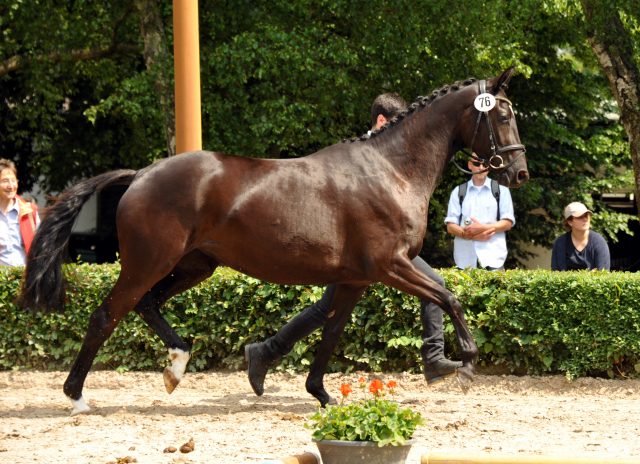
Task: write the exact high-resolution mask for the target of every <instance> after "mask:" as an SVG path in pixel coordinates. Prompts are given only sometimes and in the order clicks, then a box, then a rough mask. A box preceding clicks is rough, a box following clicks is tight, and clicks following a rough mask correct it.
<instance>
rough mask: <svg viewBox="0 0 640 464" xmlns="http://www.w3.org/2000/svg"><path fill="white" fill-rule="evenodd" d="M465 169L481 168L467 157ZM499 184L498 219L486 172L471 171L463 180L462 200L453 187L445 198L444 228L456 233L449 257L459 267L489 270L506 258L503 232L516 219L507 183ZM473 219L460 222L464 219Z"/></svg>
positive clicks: (496, 268) (500, 264)
mask: <svg viewBox="0 0 640 464" xmlns="http://www.w3.org/2000/svg"><path fill="white" fill-rule="evenodd" d="M468 165H469V170H470V171H472V172H478V171H483V170H484V169H485V168H484V166H483V165H482V164H480V163H479V162H477V161H472V160H469V163H468ZM499 188H500V219H499V220H498V217H497V216H498V202H497V201H496V199H495V197H494V196H493V194H492V193H491V179H489V177H488V172H483V173H479V174H474V175H473V176H472V177H471V179H470V180H469V182H468V183H467V194H466V196H465V197H464V201H463V202H462V216H461V211H460V198H459V196H458V189H459V187H456V188H455V189H453V192H451V197H450V198H449V208H448V210H447V217H446V219H445V220H444V222H445V223H446V224H447V232H449V233H450V234H453V235H455V236H456V238H455V240H454V242H453V258H454V260H455V262H456V266H458V267H459V268H460V269H466V268H468V267H471V268H476V267H478V261H479V262H480V265H481V266H482V267H484V268H487V269H489V270H492V271H493V270H501V269H504V262H505V260H506V259H507V240H506V236H505V232H506V231H507V230H509V229H511V227H513V225H514V224H515V223H516V218H515V216H514V213H513V202H512V201H511V193H509V189H508V188H507V187H503V186H502V185H500V186H499ZM466 218H470V219H471V220H472V221H473V222H472V223H471V224H469V225H468V226H466V227H465V226H464V220H465V219H466Z"/></svg>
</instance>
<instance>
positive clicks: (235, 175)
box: [20, 67, 529, 414]
mask: <svg viewBox="0 0 640 464" xmlns="http://www.w3.org/2000/svg"><path fill="white" fill-rule="evenodd" d="M513 71H514V69H513V67H511V68H509V69H507V70H505V71H504V72H503V73H501V74H500V75H498V76H497V77H494V78H493V79H490V80H488V81H486V82H485V81H476V80H475V79H468V80H467V81H465V82H464V83H455V84H453V85H451V86H446V87H444V88H443V89H441V90H439V91H434V92H433V93H432V94H431V95H430V96H429V97H425V98H423V97H419V98H418V99H417V100H416V102H415V103H414V104H413V105H412V106H411V108H410V109H409V110H408V111H406V112H403V113H402V114H400V116H399V117H398V118H394V119H393V120H392V121H391V122H390V123H389V124H388V125H386V126H385V127H384V128H383V129H382V130H380V131H375V132H374V133H373V134H372V135H371V136H363V137H360V138H358V139H352V140H351V141H348V142H344V143H338V144H336V145H333V146H330V147H328V148H325V149H323V150H321V151H319V152H317V153H315V154H313V155H310V156H307V157H306V158H300V159H291V160H269V159H251V158H243V157H238V156H233V155H227V154H223V153H212V152H206V151H197V152H191V153H184V154H181V155H178V156H174V157H172V158H168V159H163V160H161V161H158V162H156V163H154V164H152V165H151V166H148V167H146V168H145V169H142V170H140V171H132V170H120V171H114V172H110V173H106V174H102V175H99V176H97V177H94V178H92V179H89V180H86V181H84V182H81V183H80V184H78V185H76V186H75V187H73V188H71V189H70V190H69V191H67V192H66V193H65V194H64V195H62V196H61V197H60V198H59V199H58V200H57V202H56V203H55V205H54V206H52V207H51V208H50V209H49V211H48V213H47V214H46V216H45V218H44V219H43V221H42V224H41V225H40V227H39V229H38V231H37V234H36V236H35V239H34V241H33V244H32V245H31V250H30V253H29V256H28V259H27V265H26V269H25V278H24V283H23V291H22V294H21V296H20V298H21V300H22V302H23V304H24V305H25V306H26V307H28V308H31V309H33V310H56V311H61V310H63V308H64V300H65V290H64V276H63V273H62V269H61V265H62V262H63V257H64V249H65V246H66V244H67V241H68V238H69V235H70V232H71V227H72V225H73V223H74V220H75V219H76V217H77V216H78V214H79V212H80V209H81V207H82V205H83V204H84V202H85V201H87V199H88V198H89V197H90V196H91V195H92V194H93V193H95V192H96V191H99V190H100V189H102V188H104V187H106V186H108V185H115V184H124V185H129V188H128V190H127V191H126V193H125V194H124V196H123V197H122V199H121V201H120V204H119V205H118V212H117V227H118V237H119V240H120V256H121V264H122V270H121V273H120V277H119V278H118V281H117V282H116V284H115V286H114V287H113V289H112V290H111V292H110V293H109V295H108V296H107V298H106V299H105V300H104V301H103V302H102V304H101V305H100V306H99V307H98V308H97V309H96V310H95V311H94V312H93V314H92V315H91V317H90V319H89V327H88V329H87V334H86V337H85V339H84V342H83V345H82V348H81V350H80V353H79V354H78V357H77V359H76V361H75V363H74V365H73V367H72V368H71V372H70V373H69V376H68V378H67V380H66V382H65V384H64V393H65V394H66V395H67V396H68V397H69V399H70V400H71V403H72V405H73V411H72V414H78V413H83V412H87V411H88V410H89V407H88V406H87V404H86V403H85V402H84V400H83V398H82V389H83V384H84V381H85V378H86V376H87V373H88V372H89V369H90V367H91V365H92V363H93V360H94V358H95V356H96V354H97V352H98V350H99V349H100V347H101V346H102V344H103V343H104V341H105V340H106V339H107V338H108V337H109V336H110V335H111V333H112V332H113V330H114V328H115V327H116V325H117V324H118V323H119V322H120V320H121V319H122V318H123V317H125V316H126V315H127V314H128V313H129V312H130V311H131V310H135V311H136V312H137V313H138V314H139V315H140V317H142V318H143V319H144V320H145V321H146V322H147V323H148V324H149V326H150V327H151V328H152V329H153V330H155V331H156V333H157V334H158V335H159V336H160V338H161V339H162V341H163V342H164V343H165V346H166V347H167V348H168V350H169V354H170V357H171V361H172V364H171V366H170V367H167V368H166V369H165V372H164V379H165V386H166V388H167V391H168V392H169V393H171V392H172V391H173V389H174V388H175V387H176V386H177V384H178V382H179V381H180V379H181V377H182V375H183V373H184V370H185V368H186V364H187V362H188V360H189V348H188V347H187V346H186V345H185V343H184V342H183V341H182V340H181V339H180V337H179V336H178V335H177V334H176V333H175V331H174V330H173V328H172V327H171V326H170V325H169V324H168V323H167V321H166V320H165V319H164V318H163V317H162V315H161V314H160V308H161V307H162V305H163V304H164V303H165V302H166V301H167V300H168V299H169V298H171V297H172V296H174V295H176V294H178V293H180V292H182V291H184V290H186V289H188V288H190V287H193V286H194V285H196V284H198V283H199V282H202V281H203V280H205V279H207V278H208V277H210V276H211V274H212V273H213V272H214V270H215V269H216V267H218V266H221V265H225V266H229V267H231V268H233V269H236V270H238V271H241V272H243V273H245V274H247V275H250V276H253V277H255V278H258V279H261V280H265V281H269V282H274V283H278V284H286V285H293V284H296V285H326V284H331V283H337V284H338V286H337V290H336V292H335V295H334V298H333V301H332V304H331V310H332V317H330V318H329V320H328V322H327V323H326V325H325V327H324V329H323V332H322V343H321V346H320V349H319V351H318V353H317V356H316V358H315V361H314V363H313V364H312V366H311V371H310V373H309V377H308V380H307V390H308V391H309V393H311V394H312V395H313V396H315V397H316V398H317V399H318V400H319V401H320V403H321V404H322V405H323V406H324V405H325V404H326V403H327V402H328V401H329V400H330V399H331V398H330V396H329V395H328V394H327V392H326V391H325V389H324V386H323V383H322V379H323V376H324V372H325V369H326V367H327V364H328V362H329V359H330V356H331V354H332V353H333V350H334V349H335V347H336V345H337V343H338V340H339V338H340V335H341V334H342V331H343V329H344V326H345V324H346V322H347V320H348V318H349V315H350V313H351V311H352V310H353V308H354V307H355V305H356V303H357V301H358V300H359V298H360V296H361V295H362V293H363V292H364V291H365V289H366V288H367V286H369V285H370V284H372V283H374V282H383V283H384V284H386V285H389V286H392V287H395V288H397V289H399V290H400V291H403V292H406V293H408V294H410V295H415V296H417V297H420V298H423V299H426V300H429V301H432V302H434V303H436V304H438V305H439V306H441V307H442V308H443V309H444V310H445V311H446V312H447V314H449V316H450V317H451V320H452V322H453V324H454V326H455V330H456V334H457V337H458V343H459V346H460V352H461V355H462V361H463V367H461V368H459V370H458V374H459V376H460V375H461V376H463V377H464V378H465V379H466V380H467V381H471V380H473V377H474V374H475V361H476V358H477V356H478V349H477V347H476V344H475V343H474V341H473V338H472V336H471V333H470V331H469V329H468V327H467V325H466V322H465V320H464V315H463V311H462V307H461V305H460V303H459V302H458V301H457V300H456V298H455V297H454V296H453V294H452V293H451V292H449V291H447V290H446V289H445V288H444V287H441V286H439V285H437V284H436V283H435V282H433V281H432V280H430V279H429V278H428V277H427V276H425V275H424V274H423V273H422V272H420V271H419V270H418V269H417V268H416V267H414V265H413V264H412V262H411V260H412V258H414V257H415V256H416V255H417V254H418V252H419V251H420V248H421V245H422V238H423V237H424V235H425V232H426V229H427V209H428V206H429V198H430V197H431V194H432V193H433V191H434V189H435V188H436V184H437V182H438V180H439V179H440V177H441V175H442V173H443V171H444V169H445V167H446V165H447V163H448V162H449V160H450V159H451V158H452V157H453V155H454V154H455V153H456V152H458V151H459V150H461V149H462V148H464V147H469V146H471V145H472V149H473V151H475V153H476V154H477V156H479V157H481V158H483V159H486V160H489V159H490V158H491V159H493V158H495V155H496V148H495V146H494V143H495V144H497V146H498V147H502V148H503V150H502V151H501V153H502V155H501V157H500V159H501V160H502V158H504V163H507V165H506V166H505V165H504V164H503V163H500V166H497V167H496V166H495V165H494V167H493V169H494V170H495V171H496V172H497V173H498V175H499V182H500V183H501V184H502V185H506V186H508V187H518V186H520V185H521V184H522V183H524V182H525V181H526V180H527V179H528V177H529V175H528V172H527V165H526V160H525V158H524V156H522V154H523V152H524V147H523V146H522V145H519V144H520V138H519V136H518V130H517V127H516V122H515V115H514V113H513V111H511V109H510V107H509V105H510V102H509V101H508V100H507V99H506V96H505V95H504V88H506V83H507V82H508V81H509V79H510V78H511V75H512V74H513ZM485 84H486V92H488V93H491V94H493V95H494V96H496V97H497V98H498V101H497V104H496V106H495V108H493V109H492V110H491V111H489V112H487V113H480V112H479V111H478V110H477V109H476V108H475V107H474V99H476V97H477V96H478V95H479V90H480V88H481V85H482V86H484V85H485ZM483 114H484V115H486V116H487V124H486V126H485V124H479V122H480V119H481V118H480V115H483ZM499 151H500V150H499ZM492 156H493V158H492ZM494 164H496V163H494Z"/></svg>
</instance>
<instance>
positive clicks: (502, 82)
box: [489, 66, 516, 94]
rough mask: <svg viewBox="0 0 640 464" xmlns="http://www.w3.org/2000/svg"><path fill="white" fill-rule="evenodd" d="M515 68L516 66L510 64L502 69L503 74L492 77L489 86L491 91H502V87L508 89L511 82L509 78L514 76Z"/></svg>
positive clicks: (494, 92)
mask: <svg viewBox="0 0 640 464" xmlns="http://www.w3.org/2000/svg"><path fill="white" fill-rule="evenodd" d="M515 70H516V67H515V66H509V67H508V68H507V69H505V70H504V71H502V74H500V75H499V76H496V77H494V78H493V79H491V82H490V86H489V88H490V89H491V93H493V94H496V93H498V92H500V89H506V88H507V83H508V82H509V79H511V76H513V73H514V72H515Z"/></svg>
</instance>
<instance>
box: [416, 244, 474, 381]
mask: <svg viewBox="0 0 640 464" xmlns="http://www.w3.org/2000/svg"><path fill="white" fill-rule="evenodd" d="M412 262H413V264H414V265H415V266H416V267H417V268H418V269H420V271H422V273H423V274H425V275H426V276H427V277H429V278H430V279H431V280H433V281H434V282H435V283H437V284H438V285H441V286H442V287H444V279H443V278H442V277H440V275H439V274H438V273H437V272H436V271H434V270H433V269H432V268H431V266H429V265H428V264H427V263H426V262H425V261H424V260H423V259H422V258H420V257H419V256H416V257H415V258H414V259H413V261H412ZM420 319H421V321H422V341H423V345H422V348H421V349H420V352H421V354H422V362H423V364H424V376H425V378H426V380H427V385H434V384H436V383H438V382H441V381H443V380H444V379H446V378H447V377H453V376H455V375H456V369H457V368H458V367H462V362H460V361H449V360H448V359H447V358H445V357H444V332H443V329H442V308H440V306H438V305H437V304H435V303H431V302H430V301H427V300H423V299H421V300H420Z"/></svg>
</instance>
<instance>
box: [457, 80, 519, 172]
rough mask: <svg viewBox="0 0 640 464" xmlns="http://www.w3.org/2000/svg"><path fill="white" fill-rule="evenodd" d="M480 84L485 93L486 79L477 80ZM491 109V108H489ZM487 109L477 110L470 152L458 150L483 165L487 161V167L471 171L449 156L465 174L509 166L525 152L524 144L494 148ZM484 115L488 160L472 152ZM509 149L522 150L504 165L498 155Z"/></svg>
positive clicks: (493, 137)
mask: <svg viewBox="0 0 640 464" xmlns="http://www.w3.org/2000/svg"><path fill="white" fill-rule="evenodd" d="M479 84H480V86H479V89H480V94H483V93H486V91H487V81H485V80H482V81H480V82H479ZM495 99H496V100H500V101H503V102H506V103H508V104H509V106H513V104H512V103H511V102H510V101H509V99H507V98H504V97H495ZM497 104H498V103H497V102H496V106H497ZM489 111H491V110H489ZM489 111H479V112H478V119H477V120H476V128H475V129H474V130H473V137H472V138H471V145H470V146H469V149H470V150H471V153H469V152H467V151H466V150H465V149H462V150H460V151H462V153H464V154H465V155H467V156H468V157H469V158H471V159H472V160H475V161H476V162H478V163H481V164H482V165H483V166H484V165H486V164H487V163H488V164H489V167H488V168H486V169H484V170H482V171H478V172H472V171H467V170H466V169H463V168H461V167H460V166H458V163H456V160H455V155H454V157H453V158H451V161H452V162H453V164H454V165H455V166H456V167H457V168H458V169H459V170H460V171H462V172H464V173H465V174H471V175H473V174H481V173H483V172H487V171H490V170H492V169H493V170H494V171H497V170H499V169H507V168H508V167H510V166H511V165H512V164H513V163H515V162H516V161H518V160H519V159H520V157H521V156H522V155H524V154H525V152H526V151H527V150H526V149H525V148H524V145H522V144H515V145H507V146H505V147H502V148H498V149H497V150H496V143H497V138H496V135H495V132H494V131H493V125H492V124H491V118H490V117H489ZM483 114H484V115H485V116H486V117H487V129H488V130H489V141H490V142H491V153H492V155H491V158H490V159H489V161H487V160H486V159H484V158H479V157H477V156H475V155H474V153H473V144H474V142H475V141H476V135H477V133H478V127H479V126H480V120H481V119H482V115H483ZM511 150H522V152H520V154H519V155H518V156H516V157H515V158H514V159H512V160H511V162H510V163H509V164H507V165H506V166H505V165H504V160H503V159H502V156H500V153H504V152H505V151H511ZM494 160H496V162H497V163H500V164H499V165H495V164H494Z"/></svg>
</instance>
